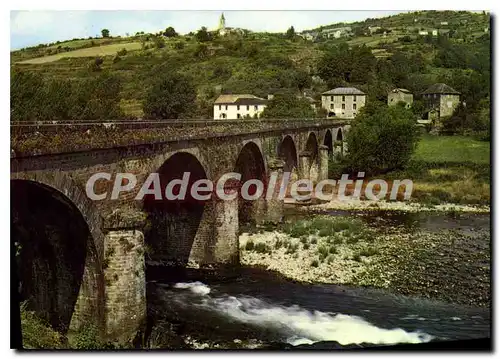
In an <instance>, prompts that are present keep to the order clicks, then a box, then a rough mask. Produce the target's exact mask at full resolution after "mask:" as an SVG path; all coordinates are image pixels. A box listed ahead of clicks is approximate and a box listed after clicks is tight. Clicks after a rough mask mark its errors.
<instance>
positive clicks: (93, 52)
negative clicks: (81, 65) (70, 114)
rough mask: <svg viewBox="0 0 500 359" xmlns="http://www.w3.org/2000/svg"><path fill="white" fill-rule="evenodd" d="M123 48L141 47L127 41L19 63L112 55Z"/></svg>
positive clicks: (139, 44)
mask: <svg viewBox="0 0 500 359" xmlns="http://www.w3.org/2000/svg"><path fill="white" fill-rule="evenodd" d="M121 49H126V50H127V51H134V50H140V49H141V43H140V42H126V43H119V44H112V45H104V46H95V47H89V48H86V49H78V50H74V51H69V52H62V53H59V54H56V55H50V56H43V57H36V58H34V59H29V60H24V61H20V62H18V63H19V64H44V63H47V62H53V61H57V60H60V59H63V58H65V57H95V56H112V55H115V54H116V52H118V51H120V50H121Z"/></svg>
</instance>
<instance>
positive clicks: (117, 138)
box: [11, 119, 346, 157]
mask: <svg viewBox="0 0 500 359" xmlns="http://www.w3.org/2000/svg"><path fill="white" fill-rule="evenodd" d="M345 124H346V121H339V120H331V119H303V120H296V119H293V120H240V121H215V120H212V121H173V120H168V121H154V122H145V121H135V122H132V121H124V122H102V123H95V122H92V123H88V122H75V123H55V124H53V123H45V122H44V123H25V124H20V123H13V124H11V157H24V156H33V155H42V154H51V153H68V152H78V151H84V150H89V149H92V150H95V149H106V148H115V147H122V146H133V145H143V144H153V143H164V142H172V141H177V142H180V141H196V140H206V139H210V138H218V137H227V136H238V135H248V134H264V133H266V132H267V133H269V132H274V131H280V132H281V131H284V130H306V129H311V130H312V129H322V128H328V127H332V126H342V125H345Z"/></svg>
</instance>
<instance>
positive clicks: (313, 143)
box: [305, 132, 320, 181]
mask: <svg viewBox="0 0 500 359" xmlns="http://www.w3.org/2000/svg"><path fill="white" fill-rule="evenodd" d="M305 151H306V152H307V153H308V154H309V156H310V157H309V168H306V169H305V170H306V171H305V173H307V174H309V179H311V180H312V181H316V180H317V179H318V175H319V169H320V163H319V161H320V158H319V146H318V138H317V137H316V134H315V133H314V132H311V133H309V136H308V137H307V142H306V147H305Z"/></svg>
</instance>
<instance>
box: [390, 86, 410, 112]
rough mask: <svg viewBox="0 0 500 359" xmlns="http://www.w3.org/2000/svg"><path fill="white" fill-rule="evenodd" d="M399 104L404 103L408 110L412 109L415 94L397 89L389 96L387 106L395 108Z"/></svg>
mask: <svg viewBox="0 0 500 359" xmlns="http://www.w3.org/2000/svg"><path fill="white" fill-rule="evenodd" d="M399 102H404V103H405V106H406V108H410V107H411V105H412V103H413V94H412V93H411V92H410V91H408V90H407V89H402V88H396V89H394V90H392V91H390V92H389V93H388V94H387V105H389V106H394V105H396V104H398V103H399Z"/></svg>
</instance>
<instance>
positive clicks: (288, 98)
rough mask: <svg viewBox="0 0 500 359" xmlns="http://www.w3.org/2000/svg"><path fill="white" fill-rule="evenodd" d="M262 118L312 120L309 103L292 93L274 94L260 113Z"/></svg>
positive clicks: (312, 111)
mask: <svg viewBox="0 0 500 359" xmlns="http://www.w3.org/2000/svg"><path fill="white" fill-rule="evenodd" d="M261 117H263V118H302V119H304V118H313V117H315V113H314V110H313V108H312V107H311V104H310V103H309V101H307V100H306V99H304V98H302V97H297V96H296V95H295V94H293V93H284V94H276V95H275V96H274V98H273V99H272V100H270V101H269V103H268V104H267V106H266V108H265V109H264V111H263V112H262V115H261Z"/></svg>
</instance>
